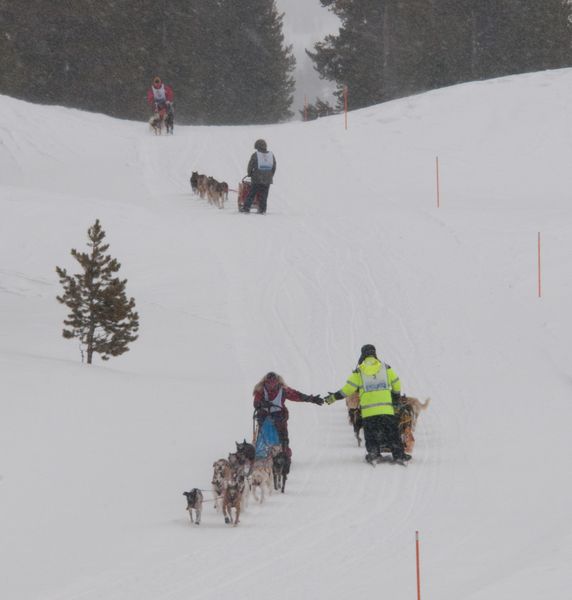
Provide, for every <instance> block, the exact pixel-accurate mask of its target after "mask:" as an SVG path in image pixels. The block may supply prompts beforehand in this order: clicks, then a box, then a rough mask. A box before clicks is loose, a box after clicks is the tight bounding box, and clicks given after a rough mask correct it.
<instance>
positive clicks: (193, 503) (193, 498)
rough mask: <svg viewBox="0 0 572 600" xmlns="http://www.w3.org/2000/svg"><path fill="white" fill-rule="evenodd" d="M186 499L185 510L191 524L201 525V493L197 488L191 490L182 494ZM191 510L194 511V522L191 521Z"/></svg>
mask: <svg viewBox="0 0 572 600" xmlns="http://www.w3.org/2000/svg"><path fill="white" fill-rule="evenodd" d="M183 496H186V497H187V510H188V511H189V517H190V519H191V523H196V524H197V525H200V524H201V512H202V510H203V493H202V492H201V490H199V489H198V488H193V489H192V490H191V491H190V492H183ZM193 510H194V511H195V520H194V521H193Z"/></svg>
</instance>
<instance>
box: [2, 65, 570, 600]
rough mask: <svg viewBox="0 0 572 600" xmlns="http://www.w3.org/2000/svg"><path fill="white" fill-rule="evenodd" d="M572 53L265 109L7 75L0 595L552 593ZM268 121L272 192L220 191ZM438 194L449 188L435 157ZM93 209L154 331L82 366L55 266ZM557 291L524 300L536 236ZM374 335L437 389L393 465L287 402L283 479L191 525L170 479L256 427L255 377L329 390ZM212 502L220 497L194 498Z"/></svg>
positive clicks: (559, 531)
mask: <svg viewBox="0 0 572 600" xmlns="http://www.w3.org/2000/svg"><path fill="white" fill-rule="evenodd" d="M571 95H572V71H571V70H561V71H552V72H545V73H538V74H532V75H525V76H519V77H510V78H504V79H499V80H494V81H488V82H482V83H478V84H465V85H462V86H458V87H454V88H449V89H445V90H440V91H435V92H431V93H428V94H424V95H420V96H415V97H412V98H406V99H403V100H399V101H395V102H391V103H388V104H385V105H382V106H376V107H372V108H369V109H366V110H362V111H356V112H352V113H350V116H349V128H348V130H347V131H346V130H345V129H344V122H343V117H332V118H328V119H323V120H320V121H316V122H311V123H300V122H297V123H290V124H286V125H280V126H272V127H232V128H230V127H228V128H217V127H188V128H183V127H179V128H177V129H176V132H175V136H174V137H172V138H170V137H163V138H156V137H153V136H151V135H149V132H148V131H147V129H146V126H145V125H144V124H142V123H133V122H126V121H117V120H113V119H110V118H107V117H103V116H100V115H94V114H87V113H81V112H78V111H73V110H67V109H63V108H53V107H52V108H48V107H41V106H35V105H30V104H26V103H23V102H20V101H16V100H13V99H10V98H7V97H0V106H1V107H2V110H1V111H0V212H1V215H2V219H0V309H1V310H0V373H1V377H0V386H1V388H0V389H1V396H0V539H2V541H3V543H2V544H1V545H0V564H1V565H2V570H1V575H0V596H1V597H2V598H10V599H11V600H40V599H41V600H45V599H49V600H64V599H65V600H72V599H76V598H80V597H81V598H82V600H93V599H100V598H101V599H105V600H113V599H131V598H133V599H135V598H137V600H147V599H149V600H156V599H157V598H161V599H170V600H179V599H183V598H190V597H192V598H196V599H203V600H204V599H209V600H210V599H213V600H214V599H231V598H233V599H237V598H238V599H247V598H248V599H252V598H267V597H272V598H273V600H286V599H292V598H308V599H316V600H325V599H328V600H338V599H339V600H342V599H347V598H349V597H358V598H359V597H371V596H372V595H376V596H378V595H382V596H383V597H388V598H414V597H415V594H416V589H415V547H414V533H415V531H416V530H419V531H420V535H421V543H422V546H421V549H422V560H423V563H422V592H423V598H425V599H428V600H429V599H432V598H434V599H439V600H457V599H458V598H460V597H462V598H464V599H465V600H485V599H487V600H490V599H495V600H496V599H505V598H516V597H518V598H520V599H521V600H533V599H534V600H536V599H537V598H540V597H549V596H551V595H553V596H556V597H560V598H563V597H566V595H567V592H568V590H569V588H570V585H571V584H572V576H571V571H570V568H569V564H570V561H571V560H572V539H571V531H572V529H571V525H570V520H569V518H568V512H569V501H568V499H569V496H570V492H571V484H570V481H569V472H570V465H571V459H570V456H569V453H568V448H567V447H568V439H567V437H568V436H567V434H568V431H567V429H568V428H567V424H568V422H569V421H570V417H571V411H572V409H571V407H570V402H569V398H570V395H571V394H570V390H571V387H572V367H571V366H570V350H569V340H570V335H571V323H572V317H570V310H569V307H570V302H571V299H572V283H571V280H570V264H571V261H572V238H571V237H570V230H571V226H572V219H571V216H572V209H571V204H570V189H571V188H572V185H571V184H572V175H571V171H570V167H569V165H570V153H571V142H570V140H571V139H572V136H571V133H572V117H571V116H570V111H569V106H568V104H569V102H568V100H569V98H570V96H571ZM258 137H265V138H266V139H267V140H268V143H269V147H270V148H271V149H272V150H273V151H274V152H275V153H276V156H277V160H278V172H277V176H276V180H275V185H274V186H273V187H272V189H271V193H270V199H269V214H268V215H266V216H265V217H260V216H258V215H254V214H253V215H249V216H246V215H239V214H237V212H236V208H235V200H236V195H235V194H231V203H230V206H227V208H225V210H224V211H219V210H216V209H214V208H212V207H209V206H208V205H207V204H206V202H204V201H201V200H199V199H197V198H195V197H192V196H191V194H190V188H189V184H188V178H189V176H190V173H191V171H192V170H199V171H201V172H204V173H207V174H210V175H213V176H215V177H216V178H218V179H225V180H227V181H228V182H229V183H230V185H231V187H232V188H236V185H237V183H238V181H239V180H240V178H241V177H242V175H243V174H244V169H245V167H246V162H247V160H248V157H249V155H250V153H251V149H252V144H253V142H254V140H255V139H256V138H258ZM437 155H438V156H439V160H440V167H441V206H440V208H437V206H436V201H435V157H436V156H437ZM96 218H99V219H100V220H101V222H102V225H103V227H104V229H105V231H106V232H107V241H108V242H109V243H110V252H111V254H112V255H113V256H115V257H117V258H118V259H119V260H120V262H121V263H122V269H121V274H122V275H123V276H125V277H127V278H128V280H129V283H128V293H129V294H130V295H133V296H134V297H135V298H136V301H137V308H138V310H139V312H140V316H141V337H140V340H139V341H137V342H136V343H135V344H134V345H133V347H132V351H131V352H129V353H128V354H127V355H125V356H123V357H120V358H117V359H114V360H112V361H111V362H109V363H107V364H102V363H101V362H99V361H97V363H96V364H95V365H94V366H92V367H88V366H86V365H82V364H81V362H80V355H79V349H78V347H77V344H75V343H74V342H69V341H66V340H64V339H63V338H62V337H61V327H62V320H63V318H64V316H65V310H64V308H63V307H62V306H61V305H59V304H58V303H57V302H56V300H55V296H56V295H57V294H58V293H60V288H59V284H58V281H57V276H56V274H55V271H54V268H55V266H56V265H59V266H64V267H66V268H69V269H71V270H72V271H75V265H74V261H73V259H72V258H71V256H70V255H69V251H70V249H71V248H78V249H80V248H83V247H85V241H86V230H87V228H88V227H89V226H90V225H91V224H93V222H94V221H95V219H96ZM538 232H541V234H542V244H543V255H542V258H543V296H542V298H538V296H537V263H536V261H537V234H538ZM364 343H374V344H376V345H377V347H378V350H379V353H380V355H381V356H382V357H383V358H384V359H385V360H386V361H388V362H389V363H390V364H391V365H392V366H393V368H394V369H395V370H396V371H397V373H398V374H399V375H400V377H401V379H402V382H403V385H404V390H405V391H406V392H407V393H408V394H410V395H416V396H419V397H421V398H423V397H426V396H431V397H432V404H431V407H430V409H429V410H428V411H427V412H426V413H424V414H423V415H422V417H421V419H420V422H419V428H418V435H417V446H416V449H415V456H414V461H413V462H412V464H410V466H409V467H407V469H403V468H398V467H394V466H391V465H380V466H379V467H378V468H377V469H376V470H373V469H371V468H370V467H368V466H367V465H365V464H364V463H363V453H364V451H363V450H362V449H358V448H357V447H356V446H355V444H354V440H353V436H352V432H351V429H350V428H349V426H348V424H347V420H346V416H345V409H344V406H343V405H342V404H343V403H338V404H336V405H334V406H332V407H326V406H324V407H317V406H314V405H297V404H296V405H294V404H292V406H291V419H290V431H291V441H292V446H293V450H294V465H293V469H292V474H291V477H290V479H289V481H288V485H287V490H286V494H284V495H281V496H280V495H273V496H272V497H271V498H270V499H269V500H268V502H267V503H265V504H264V505H262V506H256V505H254V504H252V503H251V504H250V506H249V507H248V509H247V511H246V512H245V513H244V515H243V518H242V522H241V524H240V526H239V527H237V528H235V529H232V528H228V527H227V526H225V525H224V523H223V522H222V518H221V517H220V516H218V515H216V514H215V512H214V510H213V508H212V507H211V506H210V505H209V506H208V507H207V509H206V510H205V514H204V517H203V523H202V525H201V526H200V527H199V528H197V527H194V528H192V527H191V526H190V525H189V522H188V517H187V515H186V513H185V511H184V506H185V503H184V500H185V499H184V498H183V496H182V491H184V490H188V489H190V488H191V487H202V488H205V489H206V488H208V487H209V482H210V478H211V465H212V463H213V461H214V460H216V459H217V458H219V457H223V456H226V455H227V453H228V452H230V451H232V450H233V449H234V441H235V440H242V438H244V437H246V438H247V439H248V438H250V436H251V434H252V421H251V415H252V407H251V391H252V387H253V386H254V384H255V383H256V381H258V379H259V378H260V377H261V376H262V375H263V374H264V373H265V372H266V371H268V370H277V371H278V372H280V373H281V374H282V375H283V376H284V378H285V379H286V381H287V382H288V383H289V385H291V386H293V387H295V388H297V389H300V390H302V391H304V392H306V393H322V394H323V393H325V392H326V391H327V390H334V389H337V388H338V387H340V386H341V385H342V384H343V383H344V381H345V379H346V377H347V375H348V374H349V372H350V371H351V369H352V367H353V366H354V364H355V361H356V359H357V356H358V353H359V348H360V346H361V345H362V344H364ZM207 495H208V494H207Z"/></svg>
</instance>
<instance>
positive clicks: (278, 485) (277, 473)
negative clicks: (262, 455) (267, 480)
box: [272, 450, 290, 493]
mask: <svg viewBox="0 0 572 600" xmlns="http://www.w3.org/2000/svg"><path fill="white" fill-rule="evenodd" d="M288 473H290V458H289V457H288V455H287V454H286V452H284V451H283V450H281V451H280V452H278V454H275V455H274V457H273V458H272V476H273V478H274V489H275V490H280V491H281V492H282V493H284V488H285V487H286V480H287V479H288Z"/></svg>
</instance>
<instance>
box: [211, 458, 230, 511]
mask: <svg viewBox="0 0 572 600" xmlns="http://www.w3.org/2000/svg"><path fill="white" fill-rule="evenodd" d="M229 472H230V463H229V462H228V460H226V458H219V459H218V460H217V461H215V462H214V463H213V478H212V481H211V484H212V486H213V487H212V490H213V496H214V507H215V510H216V511H217V512H220V510H221V508H222V500H223V495H224V488H225V482H226V481H227V479H228V473H229Z"/></svg>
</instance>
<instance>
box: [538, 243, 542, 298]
mask: <svg viewBox="0 0 572 600" xmlns="http://www.w3.org/2000/svg"><path fill="white" fill-rule="evenodd" d="M538 297H539V298H542V263H541V260H540V231H539V232H538Z"/></svg>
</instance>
